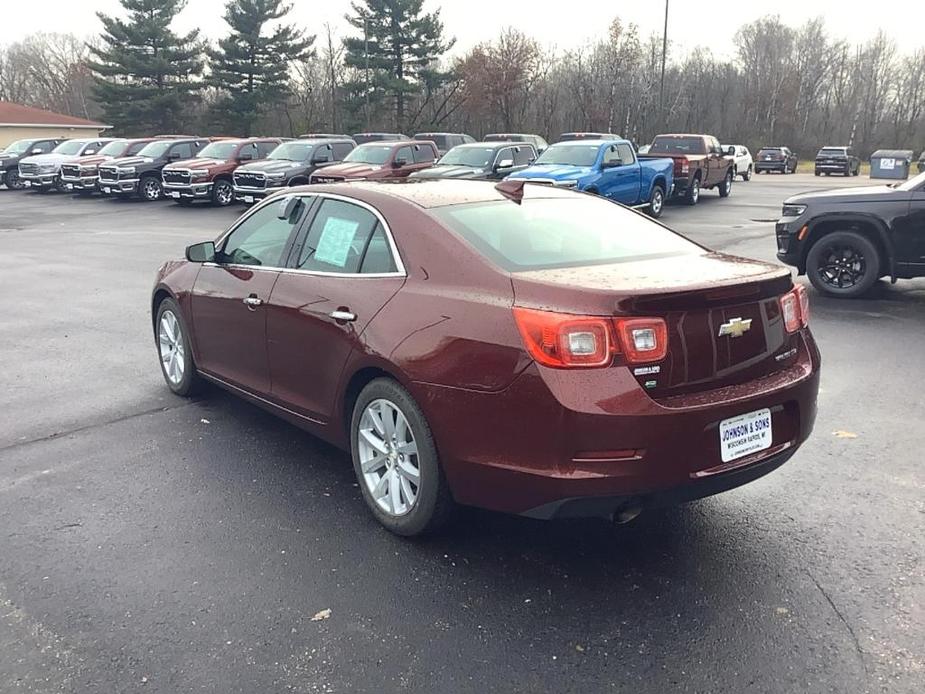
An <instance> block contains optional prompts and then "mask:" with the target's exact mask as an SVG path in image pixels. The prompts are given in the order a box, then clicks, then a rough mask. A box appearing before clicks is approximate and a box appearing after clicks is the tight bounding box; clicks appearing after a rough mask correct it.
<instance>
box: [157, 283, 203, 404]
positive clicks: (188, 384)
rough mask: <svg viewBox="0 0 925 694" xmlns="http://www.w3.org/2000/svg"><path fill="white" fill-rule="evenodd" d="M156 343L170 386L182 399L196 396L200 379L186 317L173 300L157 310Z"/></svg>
mask: <svg viewBox="0 0 925 694" xmlns="http://www.w3.org/2000/svg"><path fill="white" fill-rule="evenodd" d="M154 343H155V346H156V347H157V355H158V362H159V363H160V365H161V374H162V375H163V376H164V381H165V382H166V383H167V387H168V388H170V390H172V391H173V392H174V393H176V394H177V395H182V396H183V397H189V396H191V395H193V394H195V392H196V390H197V389H198V388H199V386H200V384H201V380H200V377H199V374H198V373H197V372H196V364H195V362H194V361H193V352H192V350H191V349H190V341H189V332H188V330H187V328H186V323H185V322H184V320H183V314H182V313H180V307H179V306H177V302H176V301H174V300H173V299H170V298H168V299H164V300H163V301H161V303H160V304H159V305H158V307H157V314H156V316H155V320H154Z"/></svg>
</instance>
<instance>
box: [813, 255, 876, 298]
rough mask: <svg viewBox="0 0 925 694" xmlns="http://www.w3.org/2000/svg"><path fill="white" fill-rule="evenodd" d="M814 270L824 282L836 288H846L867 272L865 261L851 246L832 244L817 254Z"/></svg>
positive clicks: (859, 280)
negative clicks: (817, 261)
mask: <svg viewBox="0 0 925 694" xmlns="http://www.w3.org/2000/svg"><path fill="white" fill-rule="evenodd" d="M816 272H818V273H819V278H820V279H821V280H822V281H823V282H824V283H825V284H827V285H829V286H831V287H835V288H836V289H848V288H850V287H853V286H855V285H856V284H858V283H859V282H861V280H862V279H863V278H864V276H865V275H866V274H867V261H866V259H865V258H864V255H863V254H862V253H861V252H860V250H858V249H857V248H855V247H853V246H849V245H838V246H832V247H831V248H828V249H827V252H825V253H823V254H821V255H820V256H819V263H818V267H817V268H816Z"/></svg>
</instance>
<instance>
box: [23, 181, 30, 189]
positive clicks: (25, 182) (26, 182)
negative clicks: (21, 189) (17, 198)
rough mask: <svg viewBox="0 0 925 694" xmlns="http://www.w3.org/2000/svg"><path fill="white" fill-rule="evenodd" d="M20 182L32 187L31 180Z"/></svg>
mask: <svg viewBox="0 0 925 694" xmlns="http://www.w3.org/2000/svg"><path fill="white" fill-rule="evenodd" d="M22 184H23V185H24V186H25V187H26V188H31V187H32V181H23V182H22Z"/></svg>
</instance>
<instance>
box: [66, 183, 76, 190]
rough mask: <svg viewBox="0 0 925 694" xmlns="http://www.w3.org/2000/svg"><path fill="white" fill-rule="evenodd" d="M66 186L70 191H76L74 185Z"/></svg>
mask: <svg viewBox="0 0 925 694" xmlns="http://www.w3.org/2000/svg"><path fill="white" fill-rule="evenodd" d="M66 185H67V189H68V190H74V184H73V183H68V184H66Z"/></svg>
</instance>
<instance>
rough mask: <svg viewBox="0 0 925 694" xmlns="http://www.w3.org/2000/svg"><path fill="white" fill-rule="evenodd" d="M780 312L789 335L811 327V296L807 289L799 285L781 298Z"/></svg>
mask: <svg viewBox="0 0 925 694" xmlns="http://www.w3.org/2000/svg"><path fill="white" fill-rule="evenodd" d="M780 312H781V315H782V316H783V317H784V327H785V328H786V329H787V332H788V333H795V332H796V331H797V330H799V329H800V328H805V327H806V326H807V325H809V295H808V294H807V292H806V287H804V286H803V285H801V284H798V285H797V286H796V287H794V288H793V289H791V290H790V291H789V292H787V293H786V294H784V295H783V296H782V297H781V298H780Z"/></svg>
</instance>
